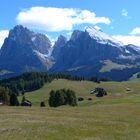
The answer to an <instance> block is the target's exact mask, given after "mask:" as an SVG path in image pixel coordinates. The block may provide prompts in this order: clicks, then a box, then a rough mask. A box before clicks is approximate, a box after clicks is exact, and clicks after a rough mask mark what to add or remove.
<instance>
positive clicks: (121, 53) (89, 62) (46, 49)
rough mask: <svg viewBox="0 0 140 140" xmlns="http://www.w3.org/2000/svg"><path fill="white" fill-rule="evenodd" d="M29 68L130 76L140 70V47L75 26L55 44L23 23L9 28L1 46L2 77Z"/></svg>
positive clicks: (90, 28)
mask: <svg viewBox="0 0 140 140" xmlns="http://www.w3.org/2000/svg"><path fill="white" fill-rule="evenodd" d="M30 71H41V72H42V71H43V72H44V71H49V72H50V73H70V74H72V75H78V76H84V77H93V76H97V77H108V78H111V79H112V80H115V81H123V80H128V79H129V78H131V77H132V76H133V75H134V74H138V73H139V72H140V47H138V46H135V45H132V44H130V45H124V44H123V43H122V42H119V41H117V40H116V39H114V38H112V37H111V36H109V35H107V34H105V33H104V32H102V31H101V30H98V29H96V28H94V27H87V28H86V29H85V31H80V30H74V31H73V33H72V35H71V37H70V39H67V38H66V37H64V36H62V35H60V36H59V37H58V39H57V41H56V42H55V44H54V45H52V43H51V41H50V40H49V38H48V37H47V36H46V35H43V34H40V33H35V32H33V31H30V30H29V29H27V28H26V27H23V26H22V25H17V26H15V27H14V28H13V29H12V30H10V32H9V36H8V37H7V38H6V39H5V41H4V44H3V45H2V48H1V50H0V77H1V78H5V77H8V76H12V75H17V74H20V73H23V72H30Z"/></svg>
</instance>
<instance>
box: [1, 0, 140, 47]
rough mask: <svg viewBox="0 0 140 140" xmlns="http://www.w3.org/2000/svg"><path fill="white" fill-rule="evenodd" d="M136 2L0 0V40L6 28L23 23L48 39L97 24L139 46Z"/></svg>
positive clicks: (110, 0)
mask: <svg viewBox="0 0 140 140" xmlns="http://www.w3.org/2000/svg"><path fill="white" fill-rule="evenodd" d="M139 5H140V0H4V1H1V2H0V21H1V22H0V40H1V41H0V43H1V42H2V40H3V38H4V37H5V36H7V33H8V30H10V29H11V28H13V27H14V26H15V25H17V24H23V25H24V26H27V27H28V28H30V29H32V30H34V31H36V32H41V33H45V34H48V35H49V36H50V37H51V38H56V36H58V35H59V34H63V35H66V36H67V35H69V34H70V33H71V32H72V31H73V30H74V29H80V30H84V28H85V26H96V27H97V26H98V27H100V28H101V29H102V30H103V31H104V32H105V33H107V34H109V35H111V36H113V37H115V38H116V39H119V40H121V41H123V42H124V43H125V44H127V43H131V42H132V43H133V44H136V45H140V14H139V13H140V8H139ZM38 11H39V12H38ZM54 17H55V18H54Z"/></svg>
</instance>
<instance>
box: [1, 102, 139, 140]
mask: <svg viewBox="0 0 140 140" xmlns="http://www.w3.org/2000/svg"><path fill="white" fill-rule="evenodd" d="M139 109H140V104H114V105H96V106H90V107H74V108H72V107H59V108H38V107H32V108H21V107H1V108H0V124H1V127H0V140H139V139H140V117H139V116H140V111H139Z"/></svg>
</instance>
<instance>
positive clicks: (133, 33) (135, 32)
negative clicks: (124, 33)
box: [130, 27, 140, 35]
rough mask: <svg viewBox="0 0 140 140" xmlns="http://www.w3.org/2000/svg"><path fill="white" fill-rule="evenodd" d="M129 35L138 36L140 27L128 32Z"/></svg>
mask: <svg viewBox="0 0 140 140" xmlns="http://www.w3.org/2000/svg"><path fill="white" fill-rule="evenodd" d="M130 34H131V35H137V34H140V27H136V28H134V29H133V30H132V31H131V32H130Z"/></svg>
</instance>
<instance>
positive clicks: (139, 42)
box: [113, 35, 140, 46]
mask: <svg viewBox="0 0 140 140" xmlns="http://www.w3.org/2000/svg"><path fill="white" fill-rule="evenodd" d="M113 38H115V39H117V40H119V41H121V42H123V43H124V44H125V45H128V44H133V45H136V46H140V36H129V35H128V36H123V35H114V36H113Z"/></svg>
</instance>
